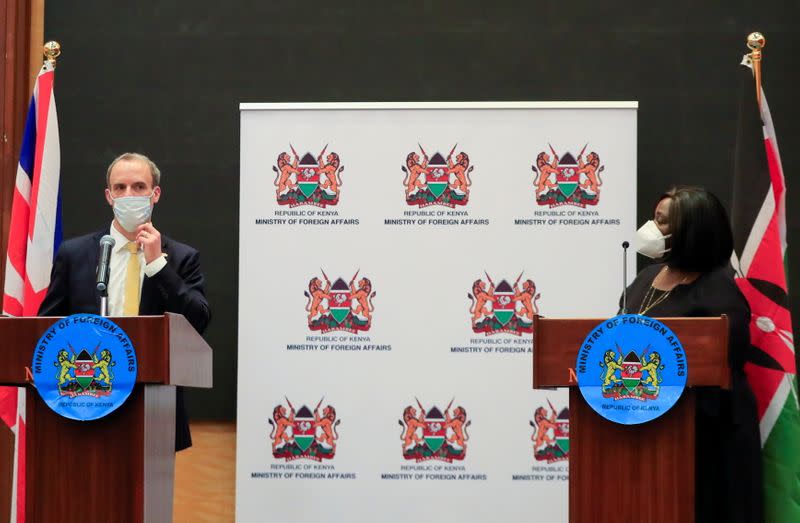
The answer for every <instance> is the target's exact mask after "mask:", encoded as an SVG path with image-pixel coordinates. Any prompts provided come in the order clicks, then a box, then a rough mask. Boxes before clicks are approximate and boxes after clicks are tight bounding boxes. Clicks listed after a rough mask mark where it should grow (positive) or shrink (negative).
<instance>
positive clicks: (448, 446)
mask: <svg viewBox="0 0 800 523" xmlns="http://www.w3.org/2000/svg"><path fill="white" fill-rule="evenodd" d="M452 406H453V400H451V401H450V404H449V405H447V407H446V408H445V409H444V412H442V411H441V410H440V409H439V407H437V406H435V405H434V406H432V407H430V408H429V409H427V410H426V409H425V408H424V407H423V406H422V403H420V401H419V400H417V407H419V410H417V409H416V408H415V407H414V406H413V405H409V406H407V407H406V408H405V409H404V410H403V419H401V420H398V423H399V424H400V426H401V427H402V431H401V433H400V439H401V440H402V442H403V446H402V450H403V458H404V459H407V460H414V461H416V462H417V463H419V462H420V461H427V460H432V459H433V460H438V461H445V462H447V463H452V462H453V461H454V460H455V461H462V460H463V459H464V458H465V457H466V455H467V442H468V441H469V433H468V432H467V428H468V427H469V426H470V425H471V424H472V421H471V420H468V419H467V411H466V410H465V409H464V407H460V406H459V407H456V408H455V409H452V412H451V409H450V408H451V407H452Z"/></svg>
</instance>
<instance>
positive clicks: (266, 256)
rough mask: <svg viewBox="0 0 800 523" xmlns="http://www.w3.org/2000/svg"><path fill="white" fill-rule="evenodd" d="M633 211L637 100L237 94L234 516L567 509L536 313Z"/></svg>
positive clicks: (476, 517)
mask: <svg viewBox="0 0 800 523" xmlns="http://www.w3.org/2000/svg"><path fill="white" fill-rule="evenodd" d="M635 219H636V104H635V103H547V104H545V103H539V104H536V103H449V104H442V103H427V104H243V105H242V106H241V200H240V221H239V234H240V238H239V245H240V254H239V371H238V415H237V466H236V476H237V480H236V516H237V517H236V519H237V521H240V522H243V523H245V522H248V523H249V522H253V521H281V522H287V523H301V522H307V521H325V522H343V523H344V522H347V523H355V522H369V523H374V522H375V521H380V522H382V523H383V522H385V523H394V522H397V523H400V522H403V523H405V522H407V521H437V522H440V523H447V522H454V523H455V522H459V523H461V522H464V521H476V522H477V521H480V522H483V521H504V522H520V523H522V522H525V523H527V522H530V521H566V520H567V482H568V478H569V467H568V461H567V458H568V455H569V408H568V407H569V406H568V405H567V394H566V393H565V391H556V390H546V391H541V390H540V391H534V390H532V388H531V382H532V317H533V315H534V314H537V313H538V314H541V315H544V316H548V317H604V316H611V315H613V314H615V313H616V311H617V300H618V298H619V295H620V291H621V288H622V274H621V272H622V270H621V267H622V257H621V255H622V251H621V247H620V244H621V243H622V241H623V240H630V239H631V238H632V236H633V232H634V231H635V229H636V224H635ZM630 265H631V267H633V265H634V264H633V263H631V264H630ZM632 272H633V270H632V269H631V275H629V276H632ZM599 371H600V369H598V372H599ZM565 372H566V371H565Z"/></svg>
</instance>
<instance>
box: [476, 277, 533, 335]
mask: <svg viewBox="0 0 800 523" xmlns="http://www.w3.org/2000/svg"><path fill="white" fill-rule="evenodd" d="M484 274H485V275H486V280H483V279H480V278H479V279H477V280H475V282H473V284H472V292H471V293H468V294H467V298H468V299H469V300H470V301H471V306H470V309H469V312H470V314H471V315H472V330H473V332H476V333H479V332H483V333H485V334H486V335H487V336H489V335H491V334H497V333H499V332H507V333H511V334H516V335H518V336H519V335H522V334H523V333H531V332H533V316H534V315H536V314H539V307H538V305H537V303H536V302H537V301H538V300H539V297H540V296H541V294H540V293H537V292H536V284H535V283H534V282H533V280H531V279H527V280H525V281H524V282H522V286H521V287H520V281H521V280H522V274H523V273H520V275H519V276H518V277H517V279H516V280H515V281H514V284H513V285H512V284H510V283H508V281H507V280H505V279H503V280H501V281H500V283H498V284H497V285H495V283H494V280H493V279H492V277H491V276H489V273H487V272H486V271H484Z"/></svg>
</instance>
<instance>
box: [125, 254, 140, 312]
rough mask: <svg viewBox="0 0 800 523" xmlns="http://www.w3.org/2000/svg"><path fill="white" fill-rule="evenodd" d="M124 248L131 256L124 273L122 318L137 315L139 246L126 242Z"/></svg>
mask: <svg viewBox="0 0 800 523" xmlns="http://www.w3.org/2000/svg"><path fill="white" fill-rule="evenodd" d="M125 248H126V249H128V252H129V253H131V255H130V256H129V257H128V268H127V272H126V273H125V300H124V301H123V305H122V315H123V316H137V315H138V314H139V254H138V252H139V246H138V245H137V244H136V242H128V243H127V244H125Z"/></svg>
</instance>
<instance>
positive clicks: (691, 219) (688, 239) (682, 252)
mask: <svg viewBox="0 0 800 523" xmlns="http://www.w3.org/2000/svg"><path fill="white" fill-rule="evenodd" d="M664 198H670V200H671V203H670V207H669V219H668V222H669V232H670V233H671V234H672V236H671V237H670V238H668V239H667V247H669V248H670V250H669V252H667V253H666V256H665V261H666V263H667V265H669V266H670V267H674V268H676V269H680V270H683V271H691V272H695V271H696V272H709V271H711V270H714V269H717V268H719V267H723V266H725V265H726V264H728V263H729V262H730V259H731V253H732V252H733V233H732V232H731V225H730V222H729V221H728V213H727V212H725V208H724V207H723V206H722V203H721V202H720V201H719V199H718V198H717V197H716V196H714V195H713V194H712V193H710V192H708V191H707V190H705V189H703V188H702V187H676V188H673V189H671V190H669V191H667V192H666V193H664V194H662V195H661V197H660V198H659V199H658V201H661V200H663V199H664Z"/></svg>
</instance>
